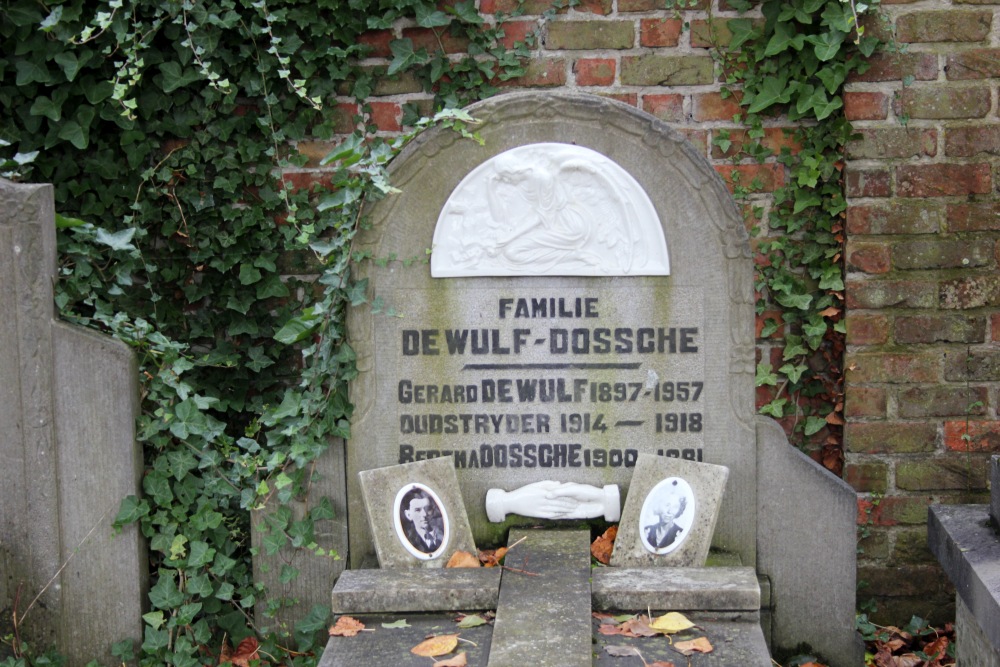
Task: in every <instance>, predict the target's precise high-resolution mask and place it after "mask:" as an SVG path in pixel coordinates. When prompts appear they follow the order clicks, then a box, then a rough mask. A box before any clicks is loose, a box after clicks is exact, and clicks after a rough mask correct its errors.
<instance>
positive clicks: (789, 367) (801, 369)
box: [778, 364, 809, 383]
mask: <svg viewBox="0 0 1000 667" xmlns="http://www.w3.org/2000/svg"><path fill="white" fill-rule="evenodd" d="M807 370H809V367H808V366H806V365H805V364H785V365H784V366H782V367H781V368H779V369H778V372H779V373H783V374H784V375H785V377H787V378H788V379H789V380H791V381H792V382H793V383H795V382H798V381H799V380H801V379H802V374H803V373H805V372H806V371H807Z"/></svg>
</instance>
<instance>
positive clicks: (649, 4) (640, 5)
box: [618, 0, 725, 12]
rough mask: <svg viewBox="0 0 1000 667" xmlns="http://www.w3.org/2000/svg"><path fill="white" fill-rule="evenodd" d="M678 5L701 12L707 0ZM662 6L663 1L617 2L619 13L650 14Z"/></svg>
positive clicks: (625, 0)
mask: <svg viewBox="0 0 1000 667" xmlns="http://www.w3.org/2000/svg"><path fill="white" fill-rule="evenodd" d="M678 5H679V7H678V8H680V9H702V10H703V9H707V8H708V0H683V3H678ZM664 6H665V3H664V0H618V11H619V12H651V11H654V10H662V9H663V8H664ZM723 11H725V10H723Z"/></svg>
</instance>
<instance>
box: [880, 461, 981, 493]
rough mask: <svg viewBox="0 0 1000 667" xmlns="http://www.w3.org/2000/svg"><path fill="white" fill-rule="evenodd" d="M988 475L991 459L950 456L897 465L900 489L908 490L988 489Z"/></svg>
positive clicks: (897, 485)
mask: <svg viewBox="0 0 1000 667" xmlns="http://www.w3.org/2000/svg"><path fill="white" fill-rule="evenodd" d="M988 477H989V466H988V462H987V461H986V459H984V458H978V457H977V458H974V459H970V458H969V457H968V456H950V457H941V458H936V459H932V460H922V461H899V462H898V463H897V464H896V488H897V489H903V490H906V491H937V490H950V489H961V490H972V489H985V488H986V480H987V478H988Z"/></svg>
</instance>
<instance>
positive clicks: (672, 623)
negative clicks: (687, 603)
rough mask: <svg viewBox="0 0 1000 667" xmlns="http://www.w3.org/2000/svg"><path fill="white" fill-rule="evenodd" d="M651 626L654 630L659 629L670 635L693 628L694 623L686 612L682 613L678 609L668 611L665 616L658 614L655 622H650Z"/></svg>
mask: <svg viewBox="0 0 1000 667" xmlns="http://www.w3.org/2000/svg"><path fill="white" fill-rule="evenodd" d="M649 627H651V628H653V629H654V630H659V631H660V632H665V633H666V634H668V635H672V634H674V633H675V632H680V631H681V630H687V629H688V628H693V627H694V623H692V622H691V621H689V620H688V619H687V616H685V615H684V614H680V613H678V612H676V611H668V612H667V613H666V614H664V615H663V616H657V617H656V618H654V619H653V622H652V623H650V624H649Z"/></svg>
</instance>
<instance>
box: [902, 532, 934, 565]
mask: <svg viewBox="0 0 1000 667" xmlns="http://www.w3.org/2000/svg"><path fill="white" fill-rule="evenodd" d="M892 561H893V563H896V564H903V563H909V564H919V563H936V562H937V561H936V559H935V558H934V554H932V553H931V551H930V549H928V548H927V529H925V528H923V527H921V528H904V529H901V530H898V531H896V542H895V546H894V547H893V549H892Z"/></svg>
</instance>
